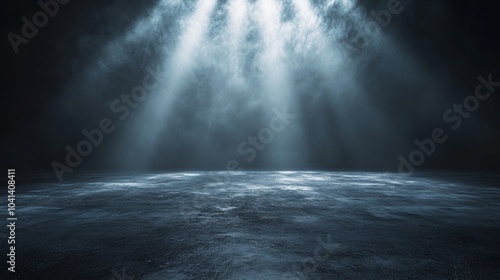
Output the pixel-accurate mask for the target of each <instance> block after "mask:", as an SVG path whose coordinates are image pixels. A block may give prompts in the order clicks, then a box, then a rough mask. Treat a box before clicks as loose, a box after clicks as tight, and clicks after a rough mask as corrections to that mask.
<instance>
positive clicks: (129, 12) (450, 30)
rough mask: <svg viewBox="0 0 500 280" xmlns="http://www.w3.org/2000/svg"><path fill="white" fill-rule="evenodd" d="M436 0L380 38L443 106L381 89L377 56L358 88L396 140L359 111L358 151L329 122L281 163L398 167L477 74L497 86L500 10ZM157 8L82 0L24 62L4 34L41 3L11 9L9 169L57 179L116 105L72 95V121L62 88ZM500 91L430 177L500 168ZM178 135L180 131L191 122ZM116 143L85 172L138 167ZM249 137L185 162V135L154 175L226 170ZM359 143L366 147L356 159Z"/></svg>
mask: <svg viewBox="0 0 500 280" xmlns="http://www.w3.org/2000/svg"><path fill="white" fill-rule="evenodd" d="M436 2H438V3H434V1H433V2H432V3H430V1H415V0H414V1H412V2H411V3H409V4H408V6H407V7H406V9H405V11H404V12H403V13H402V14H401V15H400V16H398V17H397V18H394V19H393V21H394V22H393V23H392V24H391V25H389V26H388V27H387V28H386V29H384V30H383V32H384V34H387V35H388V36H391V38H393V40H394V42H396V44H399V45H402V46H404V47H405V48H406V49H407V50H409V51H410V54H411V56H412V59H414V60H416V61H419V62H420V63H421V65H422V67H423V69H425V71H428V74H429V75H430V76H431V77H435V80H436V81H439V82H440V83H442V84H443V85H444V86H443V87H442V90H440V91H436V92H435V93H432V94H437V95H439V98H437V99H435V100H437V101H435V100H433V101H429V99H428V95H426V94H419V92H418V90H415V89H411V88H407V87H405V81H401V80H390V81H389V82H384V83H381V82H380V80H381V79H382V78H384V77H386V78H390V77H392V76H391V75H393V73H392V72H391V71H386V70H384V67H383V66H384V63H385V61H386V60H390V59H391V55H390V54H384V55H380V56H377V57H375V58H374V59H372V60H370V61H369V62H367V64H366V65H365V67H364V68H361V70H360V72H359V73H358V75H359V76H362V77H364V78H363V79H361V81H362V83H363V85H364V87H365V88H368V89H369V93H370V94H371V95H370V100H369V101H370V102H371V104H372V105H371V106H376V107H377V108H378V110H379V111H381V112H383V114H384V115H385V116H386V117H387V118H389V119H391V120H392V125H391V131H390V133H382V132H381V131H379V130H378V129H377V128H376V127H374V126H373V125H371V124H370V122H369V120H370V116H368V115H363V113H362V111H360V113H359V114H358V115H357V116H358V118H357V119H353V126H354V130H355V131H356V132H355V133H354V135H355V136H356V139H357V140H356V143H355V144H354V145H352V143H351V149H347V148H346V149H343V145H347V144H348V143H345V142H343V140H341V139H339V136H338V134H339V133H342V132H341V131H340V132H339V131H338V130H337V129H336V125H335V123H336V121H335V120H334V119H333V117H332V120H331V122H329V121H327V122H326V123H324V124H323V125H322V128H323V130H322V131H323V132H324V133H326V135H327V136H326V137H324V138H317V137H315V136H314V135H315V134H314V130H313V129H312V128H311V131H307V132H308V135H309V136H310V137H309V140H308V141H306V142H307V143H308V148H309V151H308V154H309V161H308V162H307V163H304V164H296V165H290V166H287V165H285V166H282V167H279V168H289V169H328V170H330V169H331V170H384V171H396V170H397V166H398V161H397V156H398V155H399V154H402V155H403V156H405V157H407V155H408V153H409V152H410V151H411V150H413V149H415V145H414V144H413V141H414V139H416V138H418V139H423V138H428V137H429V136H430V133H431V131H432V130H433V129H434V128H436V127H443V128H447V127H449V125H447V124H445V123H444V122H443V120H442V114H443V113H444V112H445V111H446V110H447V109H448V108H449V107H451V106H452V105H453V104H454V103H461V102H462V101H463V99H464V98H465V97H466V96H468V95H470V94H473V93H474V89H475V87H476V85H477V84H478V81H477V77H478V76H479V75H482V76H484V77H487V76H488V75H489V74H490V73H491V74H493V78H494V80H500V68H499V61H500V60H499V58H500V56H499V54H500V51H499V50H500V44H499V39H498V38H499V31H498V24H497V22H498V19H497V18H498V17H497V16H498V9H497V6H496V5H497V3H496V2H493V1H457V0H453V1H451V0H448V1H436ZM154 3H155V1H152V0H147V1H78V0H73V1H71V2H69V3H68V4H67V5H64V6H61V7H60V8H61V11H60V12H59V14H58V15H57V16H55V17H54V18H51V19H50V20H49V23H48V25H46V26H45V27H43V28H41V29H40V30H39V34H38V35H37V36H36V37H35V38H33V39H31V40H30V42H29V43H28V44H27V45H21V46H20V52H19V54H17V55H16V54H15V53H14V51H13V50H12V47H11V46H10V43H9V41H8V39H7V34H8V32H14V33H17V34H19V33H20V28H21V26H22V22H21V17H23V16H27V17H28V18H30V17H31V15H33V13H34V12H36V11H38V10H39V9H40V8H39V6H38V5H37V4H36V1H13V0H8V1H3V2H2V4H1V5H2V7H1V10H2V13H3V15H2V17H1V20H2V21H3V22H2V34H3V36H4V37H3V39H2V41H1V48H2V63H1V65H2V67H3V71H2V73H3V75H2V78H1V79H2V86H3V87H2V92H3V94H2V103H1V104H2V105H1V106H2V107H1V112H2V114H3V120H4V125H3V126H2V130H3V131H2V132H1V135H2V136H1V142H0V146H1V149H2V161H3V165H5V166H4V167H5V168H16V169H18V170H23V171H24V172H26V173H28V172H45V171H49V172H51V171H52V168H51V165H50V164H51V163H52V162H53V161H54V160H57V161H60V162H63V161H64V157H65V154H66V153H65V150H64V147H65V146H66V145H68V144H69V145H72V146H75V144H76V143H77V142H78V141H79V140H81V139H82V136H81V133H80V131H81V130H82V129H83V128H94V127H96V124H97V123H98V120H99V119H100V118H102V117H104V116H105V114H104V113H100V112H106V111H105V110H106V108H107V107H106V105H103V104H101V101H102V100H94V101H89V100H83V101H79V100H73V101H72V102H74V106H75V108H76V109H75V111H77V112H80V113H78V114H79V116H78V117H75V115H74V114H71V111H72V110H73V109H71V108H70V109H68V108H62V107H60V106H58V105H57V104H59V103H58V100H59V99H60V97H61V96H60V95H61V91H63V90H64V86H65V85H66V82H67V81H68V79H69V78H72V77H74V76H75V73H78V72H79V71H83V70H84V69H85V67H86V65H87V63H89V62H88V58H89V57H92V56H93V55H95V54H96V53H98V52H99V50H100V47H101V46H100V45H99V42H105V41H107V40H111V39H113V38H114V36H117V34H121V33H123V32H124V31H125V30H127V29H128V28H130V26H131V25H132V24H133V23H134V22H135V20H137V18H140V17H141V16H143V15H144V14H145V13H146V12H147V11H148V9H150V8H151V7H152V5H153V4H154ZM360 3H361V4H362V6H363V7H364V9H365V10H366V11H369V10H371V9H376V8H377V7H383V6H384V5H385V3H386V2H385V1H361V2H360ZM155 52H157V49H155V48H154V47H151V49H148V51H147V52H146V51H144V49H137V50H133V51H132V53H133V58H132V61H133V62H130V63H129V64H127V65H125V66H123V68H122V69H121V71H120V72H118V73H115V74H114V75H115V76H111V77H110V79H109V84H108V85H107V86H108V87H109V88H110V90H109V95H108V96H106V97H103V98H105V99H106V100H107V101H108V102H109V100H112V99H113V98H116V96H119V94H120V91H121V90H122V89H123V88H127V87H128V86H129V84H127V82H124V80H132V81H133V80H134V77H142V75H143V72H142V69H141V67H138V66H137V64H141V65H147V62H148V61H152V60H153V59H154V54H155ZM134 61H135V63H134ZM401 63H403V64H404V62H401ZM137 79H138V78H136V79H135V80H137ZM132 84H133V82H132ZM94 86H95V85H94ZM120 87H122V88H120ZM399 91H410V92H411V91H415V92H414V93H412V94H410V95H407V96H406V97H402V96H401V95H397V94H394V93H396V92H399ZM499 92H500V89H499V90H498V91H497V92H495V93H494V94H493V96H492V97H491V98H490V99H488V100H487V101H485V102H482V103H481V105H480V109H479V110H478V111H476V112H474V113H473V114H472V116H471V118H470V119H468V120H465V121H464V124H463V125H462V127H461V128H460V129H459V130H457V131H451V130H449V129H447V133H448V135H449V139H448V141H447V142H446V143H445V144H443V145H440V146H439V147H438V149H437V152H436V153H435V154H434V155H433V156H432V157H431V158H429V159H427V160H426V162H425V164H424V165H423V166H422V170H443V169H446V170H472V171H498V170H500V162H499V160H498V159H499V158H500V146H499V145H498V143H499V142H500V124H499V120H500V118H499V117H500V111H499V110H498V106H499V105H500V98H499V97H498V96H497V95H498V93H499ZM408 96H410V98H408ZM82 98H84V97H82ZM434 101H435V102H434ZM79 106H81V107H84V108H81V107H79ZM356 106H362V104H357V105H353V108H352V109H353V110H356ZM317 112H319V113H318V114H322V115H323V116H328V114H329V111H328V110H326V108H318V110H317ZM182 116H183V115H182V114H181V115H180V116H179V117H182ZM311 122H312V121H311ZM306 123H307V120H306ZM178 129H179V130H182V126H179V127H178ZM325 131H326V132H325ZM116 137H119V134H118V133H116V134H113V135H111V136H110V137H109V138H107V139H106V140H105V143H104V144H103V145H102V146H100V147H99V149H98V150H96V151H95V152H94V153H93V154H92V155H91V156H90V157H89V158H88V159H86V161H85V163H84V165H82V168H81V169H80V170H91V171H108V170H114V171H121V170H134V167H133V166H132V167H131V168H128V169H125V168H123V169H122V168H120V167H119V165H118V164H114V162H115V161H116V159H111V160H109V159H108V158H106V151H107V150H109V149H112V148H113V144H114V143H115V141H116V139H115V138H116ZM200 137H202V136H200ZM222 138H223V136H221V139H222ZM224 139H226V138H224ZM244 139H245V138H243V139H241V137H240V138H237V137H235V139H234V141H227V142H226V141H222V142H224V143H223V144H221V145H223V146H224V147H227V149H228V151H227V153H226V154H221V156H217V157H208V159H206V160H204V161H196V162H193V161H190V160H187V158H189V157H190V156H191V155H190V154H189V152H190V148H189V147H188V146H183V144H182V141H181V140H179V141H178V142H179V143H178V146H176V147H175V148H172V150H171V151H168V153H167V154H164V153H162V151H159V153H158V155H157V157H158V160H157V161H155V162H154V163H153V164H151V165H150V166H149V167H148V168H149V169H151V170H178V169H225V163H226V162H227V160H230V159H232V158H234V157H235V156H234V155H235V149H236V147H237V145H238V143H239V142H241V141H242V140H244ZM226 143H228V144H227V145H226ZM330 145H335V147H336V148H337V149H336V152H331V149H329V147H330ZM352 147H354V149H355V150H356V149H357V150H359V151H360V152H359V153H356V152H352ZM221 149H222V148H221ZM222 150H223V149H222ZM290 152H294V151H293V150H291V151H290ZM245 168H248V169H268V168H270V169H272V167H269V166H268V165H266V164H265V163H263V162H262V161H255V162H253V163H252V164H249V165H247V166H245Z"/></svg>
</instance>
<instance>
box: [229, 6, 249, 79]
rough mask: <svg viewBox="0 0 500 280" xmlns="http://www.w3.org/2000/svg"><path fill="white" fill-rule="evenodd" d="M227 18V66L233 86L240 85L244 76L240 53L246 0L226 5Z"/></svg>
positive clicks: (245, 15)
mask: <svg viewBox="0 0 500 280" xmlns="http://www.w3.org/2000/svg"><path fill="white" fill-rule="evenodd" d="M228 9H229V10H228V12H229V19H228V22H227V34H228V37H229V41H228V44H229V46H228V50H229V56H228V59H229V65H228V66H229V67H228V70H229V71H230V73H232V74H231V80H230V82H231V84H233V85H234V86H242V85H243V84H244V80H245V77H244V75H243V69H242V68H243V63H244V57H243V55H244V54H242V53H241V51H242V43H243V40H244V39H245V35H246V34H247V31H248V29H247V25H248V20H247V16H248V3H247V1H246V0H233V1H231V2H230V3H229V7H228Z"/></svg>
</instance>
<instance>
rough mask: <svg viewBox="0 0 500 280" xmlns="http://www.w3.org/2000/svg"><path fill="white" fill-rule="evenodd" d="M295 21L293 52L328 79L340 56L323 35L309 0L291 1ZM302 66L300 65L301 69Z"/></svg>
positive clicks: (335, 68) (319, 20)
mask: <svg viewBox="0 0 500 280" xmlns="http://www.w3.org/2000/svg"><path fill="white" fill-rule="evenodd" d="M292 2H293V5H294V8H295V10H296V17H297V20H296V21H295V24H294V30H295V33H294V34H296V36H295V37H294V40H293V42H292V44H293V46H294V50H295V52H297V55H298V56H300V57H305V59H304V60H305V61H307V62H309V63H312V64H313V66H314V67H315V68H318V69H317V70H318V71H319V72H320V73H321V74H323V76H326V77H325V78H327V79H330V78H331V76H332V75H333V74H332V72H334V71H335V70H338V69H339V68H340V67H339V62H340V58H341V55H340V53H339V52H338V50H337V51H335V50H334V49H333V48H332V46H331V41H330V40H329V39H328V37H327V36H326V34H325V33H324V28H323V23H322V21H321V19H320V18H319V17H318V16H317V15H316V14H315V12H314V10H313V8H312V7H311V5H310V3H309V0H292ZM302 66H303V65H300V67H302Z"/></svg>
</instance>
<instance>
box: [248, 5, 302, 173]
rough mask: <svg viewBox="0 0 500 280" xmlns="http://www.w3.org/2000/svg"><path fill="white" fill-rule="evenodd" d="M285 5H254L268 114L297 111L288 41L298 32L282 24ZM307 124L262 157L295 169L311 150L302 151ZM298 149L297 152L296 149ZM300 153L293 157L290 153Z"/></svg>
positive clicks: (278, 140) (298, 124)
mask: <svg viewBox="0 0 500 280" xmlns="http://www.w3.org/2000/svg"><path fill="white" fill-rule="evenodd" d="M281 4H283V2H281V1H275V0H272V1H269V0H258V1H257V2H256V3H255V4H254V5H255V6H254V18H255V21H256V23H257V25H258V28H259V31H260V34H261V38H262V47H261V52H260V56H259V58H258V65H259V68H258V69H257V71H258V72H260V73H261V76H260V84H261V86H262V93H263V96H260V98H261V100H262V101H264V102H265V101H266V100H268V102H267V104H265V105H267V106H264V108H266V107H267V108H266V109H267V110H269V111H271V110H270V109H278V110H283V108H287V110H288V111H290V110H292V111H295V112H296V110H295V108H296V107H297V104H296V102H297V100H296V99H295V98H294V96H293V95H294V93H295V92H294V90H293V81H292V79H291V73H290V70H291V67H290V61H291V59H292V58H291V57H290V56H291V55H292V54H291V53H290V52H289V50H288V48H287V46H286V43H287V41H286V40H287V38H288V37H290V36H292V33H293V32H294V31H293V30H292V29H291V28H290V25H289V24H288V23H284V22H282V15H283V14H282V13H283V11H282V9H283V6H282V5H281ZM302 126H303V123H301V122H300V120H299V118H296V120H295V121H294V123H293V127H295V131H292V128H290V129H289V130H288V131H284V132H282V133H280V134H279V135H277V136H276V137H275V140H274V141H273V143H272V145H273V148H272V149H269V151H267V152H266V153H264V154H263V155H262V157H263V158H264V160H265V162H267V163H268V164H269V166H274V167H283V166H286V165H293V164H294V163H297V162H304V161H305V158H304V156H303V155H304V154H305V153H307V149H305V148H304V149H302V148H303V147H304V146H303V145H302V142H303V137H302V136H301V135H300V132H298V133H297V131H300V130H301V129H302ZM294 148H295V149H294ZM292 150H294V151H296V152H294V153H291V152H290V151H292Z"/></svg>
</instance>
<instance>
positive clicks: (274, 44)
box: [255, 0, 291, 106]
mask: <svg viewBox="0 0 500 280" xmlns="http://www.w3.org/2000/svg"><path fill="white" fill-rule="evenodd" d="M255 5H256V6H255V15H256V17H257V21H258V25H259V29H260V32H261V36H262V41H263V46H262V52H261V54H260V60H259V65H260V68H261V71H262V85H263V88H264V94H266V95H267V97H268V98H269V99H270V100H271V101H272V102H276V103H277V104H274V105H275V106H276V105H278V104H280V103H283V102H285V103H286V102H288V100H287V99H288V98H289V97H290V95H291V88H290V78H289V73H288V67H287V64H286V59H287V53H286V50H285V41H284V36H286V34H283V33H282V32H284V31H285V30H284V29H282V28H281V13H282V11H281V9H282V7H281V6H280V5H279V4H278V2H276V1H275V0H271V1H270V0H258V2H257V3H255ZM287 31H288V32H289V30H287ZM281 105H283V104H281Z"/></svg>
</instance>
